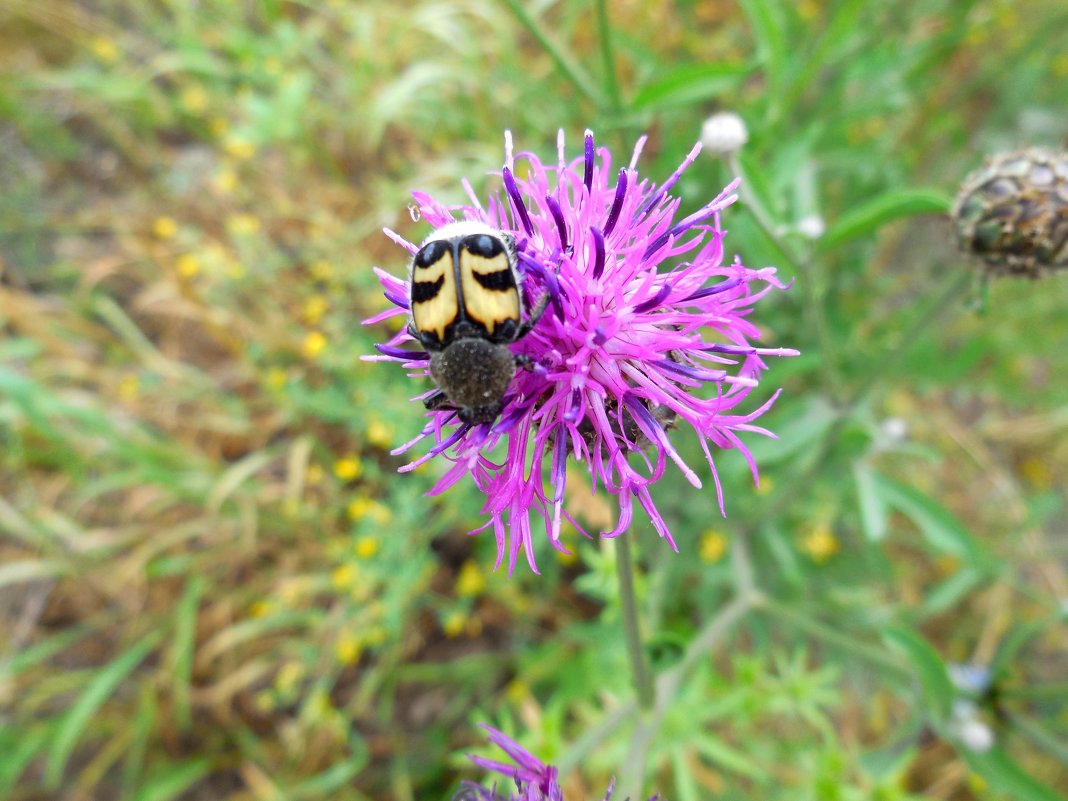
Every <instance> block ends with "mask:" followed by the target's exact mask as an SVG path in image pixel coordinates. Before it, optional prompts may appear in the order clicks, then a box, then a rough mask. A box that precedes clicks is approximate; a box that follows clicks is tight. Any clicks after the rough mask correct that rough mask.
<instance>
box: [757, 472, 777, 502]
mask: <svg viewBox="0 0 1068 801" xmlns="http://www.w3.org/2000/svg"><path fill="white" fill-rule="evenodd" d="M774 491H775V479H773V478H772V477H771V476H761V477H760V483H759V484H758V485H757V488H756V494H757V495H760V496H761V497H763V496H765V495H771V493H773V492H774Z"/></svg>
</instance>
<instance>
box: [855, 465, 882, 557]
mask: <svg viewBox="0 0 1068 801" xmlns="http://www.w3.org/2000/svg"><path fill="white" fill-rule="evenodd" d="M875 476H876V474H875V471H874V470H873V469H872V468H871V466H870V465H867V464H865V463H863V462H857V464H856V466H855V467H854V468H853V481H854V482H855V483H856V486H857V503H858V505H859V506H860V527H861V529H863V531H864V536H865V537H867V539H868V542H882V541H883V539H885V538H886V504H885V503H884V502H883V497H882V495H880V494H879V484H878V483H877V482H876V480H875Z"/></svg>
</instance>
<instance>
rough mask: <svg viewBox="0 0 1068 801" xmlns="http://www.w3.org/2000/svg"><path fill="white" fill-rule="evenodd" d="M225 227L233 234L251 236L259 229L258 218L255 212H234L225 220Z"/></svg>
mask: <svg viewBox="0 0 1068 801" xmlns="http://www.w3.org/2000/svg"><path fill="white" fill-rule="evenodd" d="M226 227H227V228H228V229H229V230H230V233H231V234H233V235H234V236H251V235H252V234H254V233H256V232H257V231H259V230H260V220H259V217H257V216H256V215H255V214H234V215H232V216H231V217H229V218H228V219H227V220H226Z"/></svg>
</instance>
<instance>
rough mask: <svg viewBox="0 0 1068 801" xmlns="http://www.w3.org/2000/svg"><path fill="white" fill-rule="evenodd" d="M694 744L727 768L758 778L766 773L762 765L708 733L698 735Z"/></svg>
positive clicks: (715, 761)
mask: <svg viewBox="0 0 1068 801" xmlns="http://www.w3.org/2000/svg"><path fill="white" fill-rule="evenodd" d="M692 744H693V745H694V747H696V748H697V750H698V751H699V752H701V753H702V754H704V755H705V756H706V757H708V759H709V760H711V762H712V763H713V764H715V765H718V766H719V767H721V768H724V769H725V770H729V771H732V772H734V773H738V774H740V775H742V776H746V777H748V778H750V779H757V778H760V777H761V776H764V775H766V773H765V771H764V770H763V769H761V767H760V765H758V764H757V763H756V762H754V761H753V760H751V759H750V758H749V757H747V756H746V755H745V754H743V753H742V752H741V751H738V750H737V749H735V748H732V747H731V746H729V745H727V744H726V743H725V742H723V741H722V740H717V739H716V738H715V737H709V736H707V735H696V736H695V737H694V738H693V740H692Z"/></svg>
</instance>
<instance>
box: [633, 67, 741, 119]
mask: <svg viewBox="0 0 1068 801" xmlns="http://www.w3.org/2000/svg"><path fill="white" fill-rule="evenodd" d="M752 70H753V67H752V65H748V64H687V65H685V66H682V67H677V68H675V69H673V70H671V71H670V72H668V73H666V74H664V75H662V76H660V77H659V78H657V79H656V80H654V81H652V82H650V83H647V84H646V85H645V86H643V87H642V88H641V89H640V90H638V94H637V95H635V96H634V99H633V100H632V101H631V102H630V110H631V111H645V110H647V109H659V108H668V107H670V106H687V105H691V104H694V103H703V102H705V101H708V100H711V99H713V98H715V97H717V96H719V95H721V94H723V93H724V92H726V91H729V90H731V89H733V88H735V87H736V86H738V84H739V83H741V81H742V79H743V78H744V77H745V76H746V75H748V74H749V73H750V72H752Z"/></svg>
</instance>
